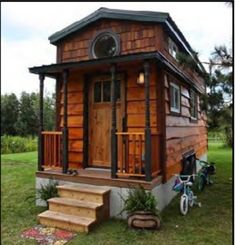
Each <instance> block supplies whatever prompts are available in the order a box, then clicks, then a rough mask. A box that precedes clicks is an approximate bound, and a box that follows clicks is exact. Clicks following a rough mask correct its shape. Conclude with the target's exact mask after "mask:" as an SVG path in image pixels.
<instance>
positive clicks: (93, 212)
mask: <svg viewBox="0 0 235 245" xmlns="http://www.w3.org/2000/svg"><path fill="white" fill-rule="evenodd" d="M48 203H49V210H51V211H55V212H61V213H65V214H69V215H77V216H80V217H87V218H93V219H98V212H99V209H100V208H101V207H102V206H103V204H100V203H94V202H87V201H80V200H75V199H69V198H64V197H55V198H51V199H49V200H48Z"/></svg>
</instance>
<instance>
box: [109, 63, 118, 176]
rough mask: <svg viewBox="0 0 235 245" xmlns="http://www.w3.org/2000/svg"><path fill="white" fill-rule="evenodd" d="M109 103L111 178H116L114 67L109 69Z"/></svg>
mask: <svg viewBox="0 0 235 245" xmlns="http://www.w3.org/2000/svg"><path fill="white" fill-rule="evenodd" d="M110 71H111V103H112V129H111V177H112V178H116V174H117V151H118V150H117V135H116V132H117V122H116V92H115V82H116V81H115V80H116V77H115V76H116V74H115V73H116V67H115V65H112V67H111V70H110Z"/></svg>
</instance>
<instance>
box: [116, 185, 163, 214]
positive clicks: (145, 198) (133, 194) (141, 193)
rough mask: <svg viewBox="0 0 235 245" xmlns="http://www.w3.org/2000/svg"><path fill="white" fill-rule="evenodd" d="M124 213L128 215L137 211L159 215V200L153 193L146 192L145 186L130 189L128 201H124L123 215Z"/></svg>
mask: <svg viewBox="0 0 235 245" xmlns="http://www.w3.org/2000/svg"><path fill="white" fill-rule="evenodd" d="M123 200H124V199H123ZM124 211H126V212H127V213H128V214H131V213H133V212H135V211H149V212H152V213H153V214H155V215H157V214H158V209H157V200H156V198H155V197H154V196H153V194H152V193H151V192H147V191H145V190H144V188H143V186H140V187H139V188H134V189H130V190H129V193H128V197H127V199H126V200H124V208H123V209H122V211H121V213H122V212H124Z"/></svg>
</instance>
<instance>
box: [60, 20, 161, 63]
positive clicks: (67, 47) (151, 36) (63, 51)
mask: <svg viewBox="0 0 235 245" xmlns="http://www.w3.org/2000/svg"><path fill="white" fill-rule="evenodd" d="M105 30H111V31H113V32H115V33H117V34H118V35H119V36H120V46H121V52H120V54H122V55H123V54H131V53H138V52H148V51H154V50H157V49H161V44H162V40H161V37H162V31H163V29H162V26H161V25H160V24H149V23H141V22H131V21H121V20H111V21H110V20H108V21H107V20H100V21H97V22H96V23H93V24H92V25H90V26H87V27H86V29H83V30H81V31H80V32H79V33H77V34H76V35H72V36H71V37H68V38H67V39H66V40H63V41H62V42H61V43H59V44H58V45H57V58H58V62H69V61H81V60H89V59H90V58H89V45H90V43H91V41H92V40H93V38H94V37H95V35H96V34H97V33H99V32H102V31H105Z"/></svg>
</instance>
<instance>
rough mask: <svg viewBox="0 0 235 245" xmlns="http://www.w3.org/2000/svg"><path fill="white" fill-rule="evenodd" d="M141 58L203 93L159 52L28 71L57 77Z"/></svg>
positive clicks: (54, 65)
mask: <svg viewBox="0 0 235 245" xmlns="http://www.w3.org/2000/svg"><path fill="white" fill-rule="evenodd" d="M143 60H152V61H154V62H156V64H157V65H158V66H159V67H161V68H163V69H165V70H167V71H168V72H169V73H170V74H172V75H174V76H175V77H177V78H179V79H181V80H183V81H184V82H185V83H187V84H188V85H190V86H192V87H193V88H194V89H195V90H196V91H198V92H199V93H201V94H204V93H205V89H204V88H202V87H199V86H197V85H196V84H195V83H194V82H193V81H192V80H191V79H190V78H189V77H188V76H187V75H186V74H185V73H183V72H182V71H181V70H180V69H179V68H178V67H176V66H175V65H174V64H173V63H172V62H170V61H169V60H168V59H167V58H166V57H165V56H164V55H163V54H162V53H161V52H159V51H154V52H144V53H143V52H142V53H135V54H127V55H120V56H114V57H108V58H102V59H92V60H85V61H74V62H64V63H57V64H51V65H42V66H35V67H30V68H29V72H30V73H33V74H43V75H45V76H47V77H52V78H57V77H58V75H60V74H62V73H63V71H64V70H73V69H76V70H77V69H84V68H88V67H89V68H90V69H91V68H94V69H95V68H98V67H99V66H104V65H106V66H110V65H111V64H117V65H118V64H124V63H128V62H138V61H143ZM107 68H108V67H107Z"/></svg>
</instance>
